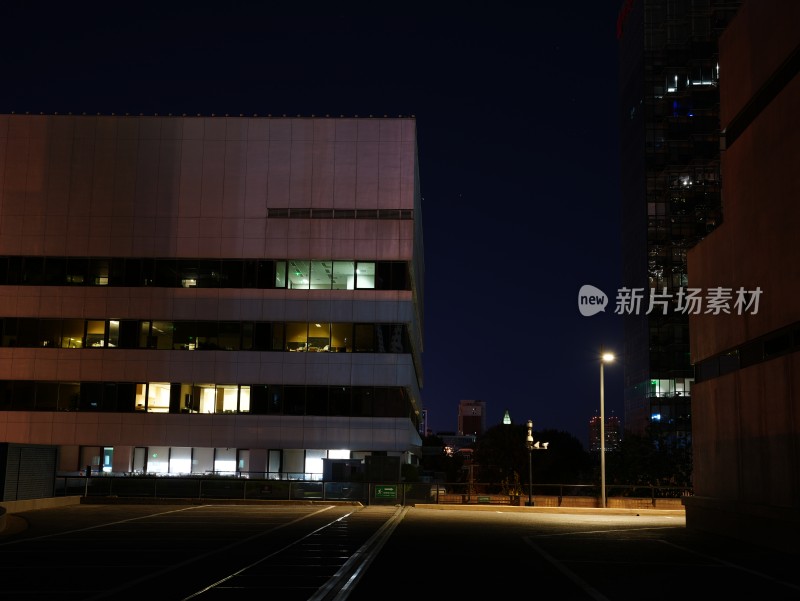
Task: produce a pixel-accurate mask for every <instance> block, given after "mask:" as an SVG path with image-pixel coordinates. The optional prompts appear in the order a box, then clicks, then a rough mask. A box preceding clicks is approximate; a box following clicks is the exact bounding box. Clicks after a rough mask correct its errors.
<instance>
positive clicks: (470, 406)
mask: <svg viewBox="0 0 800 601" xmlns="http://www.w3.org/2000/svg"><path fill="white" fill-rule="evenodd" d="M484 431H486V401H474V400H462V401H459V403H458V434H459V435H474V436H480V435H481V434H483V433H484Z"/></svg>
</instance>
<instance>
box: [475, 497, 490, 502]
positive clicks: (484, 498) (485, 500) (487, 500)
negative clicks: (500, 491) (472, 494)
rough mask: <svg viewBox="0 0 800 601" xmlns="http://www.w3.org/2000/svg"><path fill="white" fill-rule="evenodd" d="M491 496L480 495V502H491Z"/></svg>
mask: <svg viewBox="0 0 800 601" xmlns="http://www.w3.org/2000/svg"><path fill="white" fill-rule="evenodd" d="M490 502H491V500H490V499H489V497H478V503H490Z"/></svg>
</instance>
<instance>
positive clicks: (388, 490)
mask: <svg viewBox="0 0 800 601" xmlns="http://www.w3.org/2000/svg"><path fill="white" fill-rule="evenodd" d="M375 498H376V499H396V498H397V486H395V485H393V484H392V485H389V486H376V487H375Z"/></svg>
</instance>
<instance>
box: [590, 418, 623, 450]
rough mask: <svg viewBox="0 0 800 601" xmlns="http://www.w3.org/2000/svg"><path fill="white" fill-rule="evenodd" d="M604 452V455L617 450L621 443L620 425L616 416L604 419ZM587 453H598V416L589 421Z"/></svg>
mask: <svg viewBox="0 0 800 601" xmlns="http://www.w3.org/2000/svg"><path fill="white" fill-rule="evenodd" d="M604 433H605V439H606V441H605V445H604V446H605V450H606V453H608V452H613V451H616V450H618V449H619V446H620V443H621V442H622V424H621V423H620V419H619V418H618V417H617V416H616V415H611V416H609V417H607V418H606V423H605V429H604ZM589 452H591V453H599V452H600V416H599V415H595V416H594V417H593V418H592V419H590V420H589Z"/></svg>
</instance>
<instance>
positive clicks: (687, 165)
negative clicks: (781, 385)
mask: <svg viewBox="0 0 800 601" xmlns="http://www.w3.org/2000/svg"><path fill="white" fill-rule="evenodd" d="M739 4H740V2H738V0H724V1H723V0H708V1H706V2H691V1H688V2H672V1H669V0H625V1H624V2H623V4H622V7H621V10H620V13H619V18H618V23H617V35H618V38H619V51H620V52H619V58H620V77H619V84H620V115H619V120H620V143H621V164H622V180H621V194H622V219H623V224H622V237H623V263H624V264H623V282H622V288H621V290H620V293H621V294H626V295H629V296H630V298H631V299H632V302H630V303H629V304H627V306H626V307H627V308H626V310H625V311H624V315H625V349H624V370H625V374H624V403H625V415H624V424H625V429H626V431H628V432H632V433H635V434H644V433H645V432H646V431H647V430H648V428H649V427H653V428H654V429H655V430H656V432H658V433H660V434H661V435H662V436H664V435H665V436H668V437H671V438H672V439H673V440H674V441H676V442H677V444H682V443H685V442H687V441H688V440H690V437H691V392H692V383H693V381H694V368H693V365H692V359H691V357H690V355H689V316H688V313H687V312H686V306H687V300H686V297H685V295H686V294H687V293H688V292H689V289H690V287H691V284H692V283H691V282H690V281H689V279H688V277H687V268H686V252H687V250H688V249H690V248H691V247H693V246H694V245H695V244H696V243H697V242H698V241H699V240H701V239H703V237H705V236H706V235H708V234H709V233H710V232H711V231H713V230H714V228H716V227H717V226H718V225H719V224H720V223H721V222H722V219H723V215H722V212H721V201H720V184H721V182H720V151H719V134H720V125H719V89H718V85H719V79H720V78H721V77H724V73H720V69H719V61H718V48H717V40H718V38H719V36H720V34H721V33H722V31H723V30H724V28H725V26H726V25H727V23H728V22H729V21H730V20H731V18H732V17H733V16H734V15H735V14H736V11H737V8H738V6H739Z"/></svg>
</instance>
